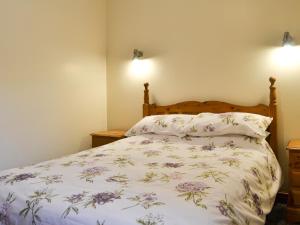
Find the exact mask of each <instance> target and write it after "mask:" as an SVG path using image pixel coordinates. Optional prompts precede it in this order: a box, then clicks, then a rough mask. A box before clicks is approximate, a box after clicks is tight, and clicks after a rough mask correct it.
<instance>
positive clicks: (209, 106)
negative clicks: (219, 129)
mask: <svg viewBox="0 0 300 225" xmlns="http://www.w3.org/2000/svg"><path fill="white" fill-rule="evenodd" d="M269 81H270V83H271V85H270V100H269V105H264V104H258V105H256V106H241V105H234V104H230V103H226V102H220V101H206V102H197V101H187V102H179V103H176V104H173V105H167V106H158V105H156V104H150V103H149V89H148V88H149V84H148V83H145V84H144V87H145V90H144V105H143V116H144V117H145V116H150V115H160V114H198V113H201V112H212V113H224V112H248V113H255V114H260V115H263V116H269V117H272V118H273V121H272V123H271V125H270V127H269V129H268V131H269V132H270V135H269V137H268V142H269V144H270V146H271V147H272V149H273V151H274V153H275V155H276V156H278V147H277V100H276V87H275V86H274V84H275V81H276V79H275V78H274V77H270V79H269Z"/></svg>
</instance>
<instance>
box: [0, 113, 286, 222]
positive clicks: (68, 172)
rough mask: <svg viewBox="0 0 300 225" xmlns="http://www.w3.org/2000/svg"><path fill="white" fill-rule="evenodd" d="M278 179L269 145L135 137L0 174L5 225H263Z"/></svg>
mask: <svg viewBox="0 0 300 225" xmlns="http://www.w3.org/2000/svg"><path fill="white" fill-rule="evenodd" d="M223 119H224V123H231V124H234V123H235V121H234V120H233V119H232V118H231V117H230V116H228V117H224V118H223ZM245 119H247V120H251V119H252V118H250V117H249V118H245ZM174 122H176V123H179V124H180V123H182V121H181V120H179V119H177V120H175V121H174ZM157 124H158V125H159V126H166V124H165V123H164V122H163V121H161V120H157ZM261 126H263V125H261ZM207 129H213V128H211V127H207ZM280 180H281V170H280V167H279V165H278V162H277V160H276V158H275V156H274V154H273V152H272V150H271V148H270V147H269V145H268V144H267V142H266V141H265V140H260V139H255V138H248V137H247V138H246V137H244V136H238V135H232V136H220V137H202V138H199V137H197V138H195V137H183V138H180V137H175V136H162V135H153V134H149V135H143V136H133V137H130V138H126V139H123V140H120V141H118V142H115V143H112V144H109V145H105V146H102V147H98V148H94V149H90V150H87V151H83V152H79V153H77V154H73V155H70V156H66V157H62V158H59V159H56V160H51V161H47V162H43V163H39V164H36V165H32V166H28V167H24V168H15V169H10V170H6V171H2V172H0V225H49V224H51V225H60V224H62V225H63V224H68V225H77V224H86V225H120V224H122V225H134V224H136V225H198V224H207V225H215V224H225V225H226V224H227V225H257V224H258V225H263V224H264V220H265V216H266V214H267V213H268V212H269V211H270V210H271V208H272V204H273V201H274V197H275V195H276V192H277V191H278V188H279V186H280Z"/></svg>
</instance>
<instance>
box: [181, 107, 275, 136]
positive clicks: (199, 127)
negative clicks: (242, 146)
mask: <svg viewBox="0 0 300 225" xmlns="http://www.w3.org/2000/svg"><path fill="white" fill-rule="evenodd" d="M271 122H272V118H270V117H266V116H262V115H258V114H252V113H241V112H229V113H219V114H216V113H200V114H198V115H196V116H195V117H194V118H193V120H191V121H190V122H189V123H188V124H187V125H186V126H185V127H184V131H183V132H184V133H185V134H187V135H189V136H204V137H209V136H220V135H228V134H239V135H245V136H249V137H254V138H266V137H267V136H268V135H269V132H267V131H266V130H267V129H268V127H269V125H270V124H271Z"/></svg>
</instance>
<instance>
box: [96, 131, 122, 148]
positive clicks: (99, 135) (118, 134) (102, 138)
mask: <svg viewBox="0 0 300 225" xmlns="http://www.w3.org/2000/svg"><path fill="white" fill-rule="evenodd" d="M125 132H126V131H123V130H109V131H99V132H95V133H92V134H91V136H92V147H93V148H94V147H98V146H101V145H106V144H109V143H111V142H114V141H117V140H120V139H123V138H125Z"/></svg>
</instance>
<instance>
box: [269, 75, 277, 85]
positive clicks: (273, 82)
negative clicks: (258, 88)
mask: <svg viewBox="0 0 300 225" xmlns="http://www.w3.org/2000/svg"><path fill="white" fill-rule="evenodd" d="M269 81H270V83H271V87H274V84H275V82H276V78H275V77H270V78H269Z"/></svg>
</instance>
